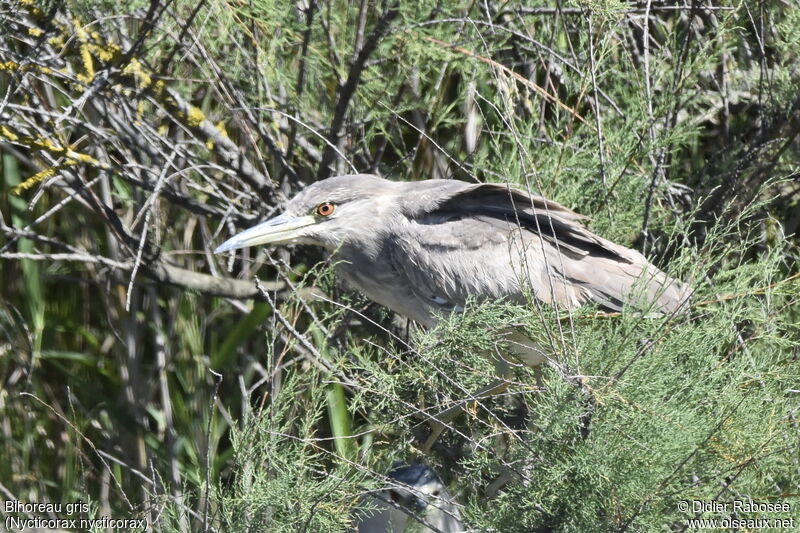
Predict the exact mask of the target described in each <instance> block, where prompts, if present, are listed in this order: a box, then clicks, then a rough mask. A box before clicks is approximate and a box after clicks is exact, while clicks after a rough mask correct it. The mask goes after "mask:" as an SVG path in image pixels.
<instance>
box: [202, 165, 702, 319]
mask: <svg viewBox="0 0 800 533" xmlns="http://www.w3.org/2000/svg"><path fill="white" fill-rule="evenodd" d="M584 219H585V217H583V216H581V215H579V214H577V213H575V212H573V211H571V210H570V209H567V208H566V207H564V206H562V205H560V204H557V203H556V202H553V201H551V200H547V199H546V198H543V197H541V196H535V195H531V194H528V193H526V192H523V191H521V190H518V189H514V188H511V187H507V186H505V185H498V184H469V183H465V182H461V181H455V180H427V181H416V182H392V181H389V180H385V179H382V178H379V177H377V176H372V175H365V174H359V175H350V176H337V177H333V178H328V179H326V180H322V181H319V182H317V183H314V184H312V185H309V186H308V187H306V188H305V189H303V190H302V191H300V192H299V193H298V194H297V195H296V196H295V197H294V198H293V199H292V200H291V201H290V202H289V203H288V205H287V206H286V210H285V211H284V213H283V214H282V215H280V216H278V217H275V218H273V219H271V220H267V221H266V222H263V223H261V224H259V225H257V226H255V227H252V228H250V229H248V230H245V231H243V232H241V233H239V234H238V235H236V236H234V237H232V238H231V239H229V240H228V241H226V242H225V243H223V244H222V245H221V246H220V247H219V248H217V249H216V252H217V253H219V252H224V251H227V250H233V249H236V248H244V247H247V246H253V245H258V244H279V243H306V244H314V245H319V246H323V247H324V248H326V249H327V250H329V251H330V252H332V253H333V255H334V259H335V261H336V268H337V270H338V272H339V274H340V275H341V276H342V277H343V278H344V279H345V280H347V281H348V282H349V283H350V284H352V285H353V286H355V287H356V288H357V289H359V290H361V291H362V292H363V293H364V294H366V295H367V296H368V297H369V298H371V299H372V300H375V301H376V302H378V303H380V304H383V305H385V306H386V307H388V308H390V309H392V310H394V311H397V312H398V313H400V314H402V315H404V316H406V317H408V318H411V319H413V320H415V321H417V322H419V323H420V324H423V325H426V326H433V325H435V324H436V322H437V316H440V315H442V314H446V313H450V312H453V311H458V310H460V309H462V308H463V306H464V304H465V303H466V301H467V299H468V298H471V297H472V298H476V299H478V300H489V299H491V300H499V299H505V300H506V301H508V302H514V303H525V302H526V298H528V297H527V296H526V295H533V297H534V298H535V299H537V300H539V301H541V302H543V303H545V304H553V305H556V306H558V307H560V308H570V309H573V308H576V307H578V306H580V305H583V304H587V303H595V304H597V305H599V307H601V308H602V309H605V310H611V311H620V310H622V308H623V306H627V305H632V306H634V307H636V308H638V309H641V310H651V311H656V312H662V313H669V312H673V311H675V310H676V309H677V308H678V307H679V306H680V305H681V304H682V303H683V302H684V301H685V300H686V299H687V297H688V296H689V294H690V290H689V289H688V288H687V287H686V286H685V285H684V284H682V283H680V282H678V281H676V280H674V279H671V278H669V277H668V276H667V275H666V274H664V273H663V272H662V271H661V270H659V269H658V268H656V267H655V266H653V265H652V264H651V263H650V262H649V261H648V260H647V259H646V258H645V257H644V256H643V255H642V254H640V253H639V252H636V251H634V250H631V249H630V248H626V247H624V246H620V245H618V244H614V243H613V242H611V241H609V240H606V239H604V238H602V237H600V236H598V235H595V234H594V233H592V232H591V231H589V230H588V229H586V228H585V227H584V226H583V225H582V224H581V221H583V220H584Z"/></svg>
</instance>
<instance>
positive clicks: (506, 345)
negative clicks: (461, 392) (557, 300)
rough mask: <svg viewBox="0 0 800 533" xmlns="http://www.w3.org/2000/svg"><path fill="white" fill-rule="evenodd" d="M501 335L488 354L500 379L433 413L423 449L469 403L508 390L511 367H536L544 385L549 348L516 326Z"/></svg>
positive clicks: (428, 446)
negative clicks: (543, 367)
mask: <svg viewBox="0 0 800 533" xmlns="http://www.w3.org/2000/svg"><path fill="white" fill-rule="evenodd" d="M500 338H501V339H502V340H501V342H500V343H498V345H497V346H495V350H494V353H491V352H490V353H487V354H486V355H487V356H488V357H490V358H491V360H492V362H493V363H494V367H495V373H496V375H497V376H498V377H499V379H498V380H496V381H494V382H492V383H491V384H490V385H488V386H486V387H483V388H481V389H479V390H478V391H476V392H474V393H472V394H470V395H469V397H468V399H467V400H466V401H461V402H459V403H458V404H457V405H454V406H453V407H450V408H449V409H446V410H444V411H442V412H441V413H438V414H437V415H435V416H432V417H430V418H429V419H428V424H429V425H430V426H431V434H430V436H428V438H427V440H426V441H425V443H424V444H423V445H422V451H423V452H424V453H427V452H429V451H430V449H431V447H433V445H434V443H435V442H436V440H437V439H438V438H439V436H440V435H441V434H442V432H444V430H445V429H447V428H449V427H450V423H451V422H452V421H453V420H455V419H456V418H457V417H458V416H459V415H460V414H461V413H462V412H467V409H468V406H470V405H474V403H476V402H480V401H481V400H485V399H487V398H491V397H492V396H497V395H499V394H502V393H503V392H505V391H506V390H507V389H508V385H509V381H508V377H509V376H510V375H511V367H512V366H513V365H520V364H525V365H527V366H530V367H532V368H533V369H534V376H535V379H536V384H537V385H541V377H542V370H541V365H542V364H543V363H544V362H546V361H548V360H549V358H548V356H547V355H546V352H545V350H544V349H542V348H541V346H539V345H538V344H537V343H535V342H533V341H532V340H530V339H529V338H528V337H527V336H525V335H524V334H523V333H522V332H521V331H520V330H519V329H518V328H515V327H510V328H507V329H506V330H503V331H502V332H501V333H500ZM504 353H509V354H511V356H512V358H511V359H513V360H510V358H509V357H507V356H505V355H504ZM517 361H520V362H521V363H520V362H517Z"/></svg>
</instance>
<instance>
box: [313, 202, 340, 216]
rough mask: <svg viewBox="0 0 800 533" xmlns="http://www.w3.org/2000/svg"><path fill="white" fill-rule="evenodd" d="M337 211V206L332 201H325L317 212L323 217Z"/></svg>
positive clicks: (318, 207)
mask: <svg viewBox="0 0 800 533" xmlns="http://www.w3.org/2000/svg"><path fill="white" fill-rule="evenodd" d="M334 211H336V206H335V205H334V204H332V203H330V202H325V203H322V204H319V205H318V206H317V214H318V215H319V216H323V217H329V216H331V215H332V214H333V212H334Z"/></svg>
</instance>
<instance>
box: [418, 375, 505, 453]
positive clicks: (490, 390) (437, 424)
mask: <svg viewBox="0 0 800 533" xmlns="http://www.w3.org/2000/svg"><path fill="white" fill-rule="evenodd" d="M507 388H508V382H507V381H505V380H497V381H495V382H493V383H492V384H491V385H489V386H487V387H483V388H481V389H479V390H478V391H476V392H475V393H473V394H470V395H469V399H467V400H466V401H461V402H459V403H458V404H457V405H454V406H453V407H450V408H449V409H445V410H444V411H442V412H441V413H438V414H437V415H435V416H432V417H431V418H429V419H428V424H429V425H430V426H431V434H430V436H429V437H428V439H427V440H426V441H425V444H423V445H422V451H423V452H425V453H427V452H429V451H430V449H431V447H432V446H433V444H434V443H435V442H436V440H437V439H438V438H439V435H441V434H442V432H443V431H444V430H445V429H447V428H448V427H450V422H452V421H453V420H455V419H456V418H458V416H459V415H460V414H461V413H462V412H467V411H468V408H469V406H470V405H471V404H472V403H473V402H479V401H481V400H485V399H486V398H491V397H492V396H496V395H498V394H501V393H503V392H504V391H505V390H506V389H507Z"/></svg>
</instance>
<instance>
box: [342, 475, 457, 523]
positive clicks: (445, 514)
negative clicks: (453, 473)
mask: <svg viewBox="0 0 800 533" xmlns="http://www.w3.org/2000/svg"><path fill="white" fill-rule="evenodd" d="M387 478H388V481H389V483H388V486H387V487H385V488H383V489H381V490H379V491H377V492H370V493H367V494H365V495H364V496H363V497H362V498H361V501H360V502H359V506H358V507H357V508H356V510H355V512H354V514H353V516H354V519H355V526H356V527H355V529H356V531H357V532H358V533H400V532H402V531H407V530H413V531H421V532H425V533H428V532H430V533H433V532H441V533H456V532H460V531H465V528H464V525H463V524H462V519H461V512H460V511H459V507H458V505H457V503H456V502H455V500H454V498H453V496H452V495H451V494H450V493H449V492H448V490H447V487H446V486H445V485H444V483H443V482H442V480H441V478H440V477H439V475H438V474H437V473H436V472H435V471H434V470H433V469H432V468H431V467H429V466H428V465H426V464H422V463H416V464H411V465H403V464H399V465H395V467H394V468H392V470H391V471H390V472H389V474H388V475H387Z"/></svg>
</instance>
